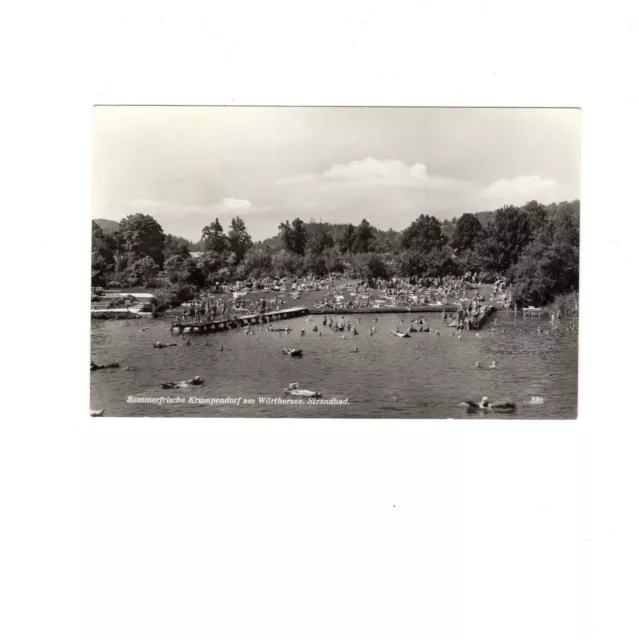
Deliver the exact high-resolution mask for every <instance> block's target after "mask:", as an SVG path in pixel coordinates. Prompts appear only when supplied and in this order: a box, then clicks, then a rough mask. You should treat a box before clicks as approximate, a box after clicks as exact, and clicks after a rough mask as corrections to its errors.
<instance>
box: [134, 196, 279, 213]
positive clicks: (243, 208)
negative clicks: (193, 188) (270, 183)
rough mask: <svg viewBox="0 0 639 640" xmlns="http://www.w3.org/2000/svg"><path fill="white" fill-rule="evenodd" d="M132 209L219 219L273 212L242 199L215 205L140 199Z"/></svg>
mask: <svg viewBox="0 0 639 640" xmlns="http://www.w3.org/2000/svg"><path fill="white" fill-rule="evenodd" d="M128 206H129V208H130V209H132V210H135V211H136V212H140V213H148V214H150V215H153V214H154V213H155V214H157V215H162V214H171V215H174V216H176V217H180V216H190V215H193V214H195V215H201V216H208V217H211V216H212V217H219V216H225V215H232V216H242V215H248V214H255V213H263V212H267V211H270V210H271V207H263V206H262V207H260V206H256V205H254V204H252V203H251V202H249V201H248V200H243V199H241V198H222V200H220V202H217V203H215V204H207V205H201V204H182V203H179V202H172V201H168V200H148V199H145V198H139V199H136V200H132V201H130V202H129V203H128Z"/></svg>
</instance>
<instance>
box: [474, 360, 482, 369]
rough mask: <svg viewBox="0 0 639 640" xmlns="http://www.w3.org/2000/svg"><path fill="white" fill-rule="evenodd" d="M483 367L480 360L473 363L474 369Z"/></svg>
mask: <svg viewBox="0 0 639 640" xmlns="http://www.w3.org/2000/svg"><path fill="white" fill-rule="evenodd" d="M480 367H481V365H480V364H479V360H477V361H475V364H474V365H473V369H479V368H480Z"/></svg>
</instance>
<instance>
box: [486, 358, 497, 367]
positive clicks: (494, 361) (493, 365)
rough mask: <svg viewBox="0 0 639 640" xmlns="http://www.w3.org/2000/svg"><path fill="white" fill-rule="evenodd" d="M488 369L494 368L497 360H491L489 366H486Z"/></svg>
mask: <svg viewBox="0 0 639 640" xmlns="http://www.w3.org/2000/svg"><path fill="white" fill-rule="evenodd" d="M488 368H489V369H496V368H497V361H496V360H493V362H492V364H491V365H490V367H488Z"/></svg>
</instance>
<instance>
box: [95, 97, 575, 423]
mask: <svg viewBox="0 0 639 640" xmlns="http://www.w3.org/2000/svg"><path fill="white" fill-rule="evenodd" d="M580 160H581V112H580V110H579V109H570V108H562V109H558V108H425V107H419V108H418V107H388V108H384V107H276V106H268V107H267V106H264V107H255V106H252V107H239V106H238V107H235V106H232V107H224V106H96V107H95V108H94V113H93V190H92V223H91V226H92V232H91V233H92V238H91V249H92V253H91V353H90V376H91V407H90V410H91V415H92V416H96V417H98V416H109V417H117V416H127V417H149V416H152V417H265V418H409V419H428V418H439V419H442V418H455V419H486V418H488V419H512V418H516V419H537V420H539V419H574V418H576V416H577V401H578V342H579V340H578V337H579V226H580V187H581V161H580Z"/></svg>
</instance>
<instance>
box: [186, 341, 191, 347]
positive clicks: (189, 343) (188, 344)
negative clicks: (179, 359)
mask: <svg viewBox="0 0 639 640" xmlns="http://www.w3.org/2000/svg"><path fill="white" fill-rule="evenodd" d="M186 346H187V347H190V346H191V340H190V339H189V340H187V341H186Z"/></svg>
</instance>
